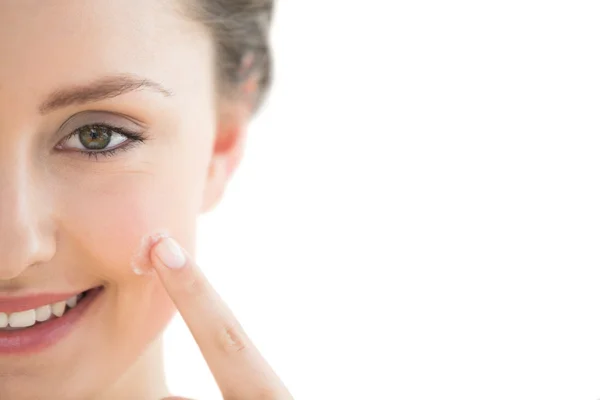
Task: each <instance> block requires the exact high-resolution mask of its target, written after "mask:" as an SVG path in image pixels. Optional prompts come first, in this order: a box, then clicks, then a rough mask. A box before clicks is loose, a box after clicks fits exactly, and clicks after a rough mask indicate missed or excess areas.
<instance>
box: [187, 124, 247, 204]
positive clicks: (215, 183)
mask: <svg viewBox="0 0 600 400" xmlns="http://www.w3.org/2000/svg"><path fill="white" fill-rule="evenodd" d="M247 122H248V121H247V116H246V113H240V114H237V115H235V116H233V115H231V114H229V118H226V119H221V121H220V122H219V125H218V128H217V132H216V136H215V141H214V146H213V152H212V158H211V161H210V164H209V166H208V173H207V176H206V183H205V187H204V194H203V198H202V205H201V207H200V210H199V211H200V213H205V212H208V211H210V210H211V209H213V208H214V207H215V206H216V205H217V204H218V202H219V201H220V200H221V198H222V196H223V193H224V192H225V188H226V187H227V184H228V183H229V181H230V180H231V177H232V176H233V174H234V172H235V170H236V169H237V167H238V165H239V164H240V161H241V159H242V155H243V150H244V145H245V140H246V126H247Z"/></svg>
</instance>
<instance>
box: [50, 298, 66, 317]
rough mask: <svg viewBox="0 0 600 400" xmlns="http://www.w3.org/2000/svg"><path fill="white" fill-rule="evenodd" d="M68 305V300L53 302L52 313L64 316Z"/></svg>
mask: <svg viewBox="0 0 600 400" xmlns="http://www.w3.org/2000/svg"><path fill="white" fill-rule="evenodd" d="M66 305H67V302H66V301H59V302H58V303H54V304H52V314H54V315H56V316H57V317H62V315H63V314H64V313H65V306H66Z"/></svg>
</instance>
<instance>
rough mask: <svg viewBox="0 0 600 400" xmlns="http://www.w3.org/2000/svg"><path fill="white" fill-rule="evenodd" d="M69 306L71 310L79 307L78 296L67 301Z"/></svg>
mask: <svg viewBox="0 0 600 400" xmlns="http://www.w3.org/2000/svg"><path fill="white" fill-rule="evenodd" d="M67 305H68V306H69V308H73V307H75V306H76V305H77V296H76V295H75V296H73V297H71V298H70V299H69V300H67Z"/></svg>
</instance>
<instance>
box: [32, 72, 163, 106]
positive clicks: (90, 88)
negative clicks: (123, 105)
mask: <svg viewBox="0 0 600 400" xmlns="http://www.w3.org/2000/svg"><path fill="white" fill-rule="evenodd" d="M143 89H150V90H152V91H155V92H158V93H160V94H162V95H163V96H165V97H170V96H172V95H173V92H171V91H170V90H168V89H166V88H164V87H163V86H162V85H161V84H159V83H157V82H154V81H152V80H150V79H145V78H140V77H137V76H134V75H130V74H119V75H111V76H105V77H102V78H100V79H97V80H95V81H93V82H91V83H89V84H86V85H78V86H73V87H69V88H61V89H58V90H55V91H54V92H52V93H51V94H50V95H49V96H48V98H47V99H46V101H44V102H43V103H42V104H41V105H40V107H39V112H40V114H47V113H49V112H51V111H53V110H56V109H58V108H62V107H67V106H70V105H73V104H85V103H91V102H95V101H100V100H105V99H110V98H113V97H117V96H120V95H123V94H125V93H129V92H133V91H137V90H143Z"/></svg>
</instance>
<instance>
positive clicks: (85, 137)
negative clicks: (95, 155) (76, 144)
mask: <svg viewBox="0 0 600 400" xmlns="http://www.w3.org/2000/svg"><path fill="white" fill-rule="evenodd" d="M111 135H112V133H111V130H110V129H109V128H107V127H105V126H98V125H89V126H84V127H83V128H80V129H79V140H80V141H81V144H82V145H83V146H84V147H85V148H86V149H89V150H102V149H104V148H105V147H106V146H108V144H109V143H110V137H111Z"/></svg>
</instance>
